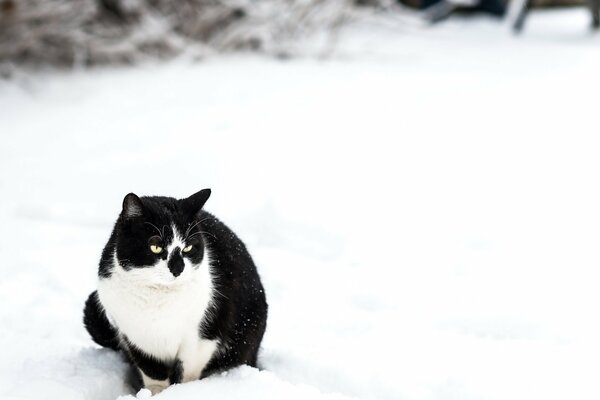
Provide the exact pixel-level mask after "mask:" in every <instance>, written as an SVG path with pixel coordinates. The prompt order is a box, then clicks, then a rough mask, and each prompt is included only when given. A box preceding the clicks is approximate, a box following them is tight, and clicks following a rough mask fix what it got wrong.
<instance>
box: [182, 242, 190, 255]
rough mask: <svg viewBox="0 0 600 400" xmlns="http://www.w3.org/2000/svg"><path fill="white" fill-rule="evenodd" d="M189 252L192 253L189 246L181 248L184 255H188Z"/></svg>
mask: <svg viewBox="0 0 600 400" xmlns="http://www.w3.org/2000/svg"><path fill="white" fill-rule="evenodd" d="M190 251H192V245H191V244H190V245H189V246H186V247H184V248H183V252H184V253H189V252H190Z"/></svg>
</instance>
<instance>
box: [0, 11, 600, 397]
mask: <svg viewBox="0 0 600 400" xmlns="http://www.w3.org/2000/svg"><path fill="white" fill-rule="evenodd" d="M530 17H531V18H530V19H529V24H528V26H527V30H526V32H525V34H524V35H523V36H522V37H520V38H515V37H513V36H510V35H509V33H508V27H506V26H504V25H502V24H498V23H495V22H493V21H490V20H487V19H473V20H461V19H453V20H451V21H449V22H448V23H445V24H443V25H440V26H436V27H434V28H430V29H425V28H423V27H421V26H420V25H419V23H418V22H417V21H416V20H413V19H411V18H402V20H401V21H400V20H397V19H383V20H381V19H377V20H373V21H372V23H368V24H367V23H365V24H361V25H357V26H352V27H348V28H347V29H345V30H344V34H343V36H342V38H343V39H342V40H341V42H340V45H339V47H338V48H337V50H336V53H335V56H334V57H333V58H332V59H330V60H328V61H326V62H323V61H317V60H291V61H277V60H274V59H264V58H257V57H250V56H231V57H219V58H212V59H211V60H210V61H207V62H205V63H199V64H198V63H197V64H192V63H187V62H184V61H178V62H176V63H171V64H168V65H163V66H147V65H146V66H142V67H139V68H135V69H133V68H130V69H114V70H113V69H103V70H95V71H93V72H90V71H88V72H77V73H73V74H69V75H66V74H43V75H42V74H39V75H36V76H33V77H27V76H24V75H22V76H20V78H19V79H18V80H13V81H9V82H2V83H0V137H1V140H2V146H1V147H0V191H1V193H2V196H1V197H0V226H1V227H2V229H1V230H0V250H1V252H0V253H1V254H2V260H1V262H0V271H1V276H2V279H0V345H1V350H0V351H1V356H0V398H1V399H3V400H17V399H19V400H21V399H28V400H37V399H57V400H71V399H78V400H79V399H89V400H114V399H117V398H121V399H133V398H134V397H135V396H136V394H135V393H132V392H131V390H130V389H129V388H128V387H127V385H126V384H125V381H124V376H125V373H126V369H127V368H126V365H125V364H124V362H123V361H122V359H121V358H120V357H119V356H118V355H116V354H115V353H113V352H111V351H109V350H104V349H100V348H98V347H97V346H95V345H94V344H93V343H92V341H91V340H90V339H89V337H88V335H87V333H86V332H85V330H84V328H83V325H82V322H81V317H82V316H81V312H82V306H83V302H84V300H85V298H86V296H87V295H88V293H89V292H90V291H91V290H93V288H94V286H95V274H96V266H97V262H98V259H99V255H100V251H101V249H102V246H103V245H104V243H105V241H106V239H107V236H108V234H109V232H110V229H111V226H112V223H113V222H114V219H115V217H116V215H117V213H118V212H119V210H120V205H121V201H122V198H123V196H124V195H125V194H126V193H129V192H131V191H133V192H135V193H137V194H140V195H145V194H165V195H172V196H176V197H184V196H188V195H190V194H191V193H194V192H195V191H197V190H199V189H201V188H204V187H211V188H212V189H213V195H212V197H211V198H210V200H209V202H208V204H207V209H208V210H209V211H212V212H214V213H215V214H216V215H218V216H219V217H221V218H222V219H223V220H224V221H225V222H226V223H227V224H229V225H230V226H231V227H232V228H233V229H234V230H235V231H236V232H237V233H238V234H239V235H240V237H241V238H243V239H244V240H245V241H246V243H247V245H248V247H249V249H250V251H251V253H252V254H253V256H254V258H255V260H256V263H257V265H258V266H259V269H260V272H261V275H262V277H263V280H264V283H265V287H266V290H267V295H268V300H269V303H270V316H269V324H268V328H267V333H266V336H265V340H264V342H263V349H262V351H261V355H260V365H261V369H260V370H258V369H252V368H248V367H241V368H238V369H236V370H232V371H229V372H228V373H226V374H223V375H219V376H213V377H211V378H209V379H206V380H203V381H198V382H193V383H189V384H183V385H177V386H173V387H170V388H169V389H167V390H166V391H164V392H163V393H161V394H160V395H158V396H156V397H157V399H164V400H185V399H211V400H221V399H233V398H244V399H249V400H251V399H256V400H258V399H261V400H271V399H284V398H285V399H317V400H320V399H323V400H325V399H327V400H329V399H336V400H341V399H363V400H375V399H377V400H454V399H461V400H507V399H510V400H532V399H545V400H555V399H556V400H559V399H578V400H586V399H598V398H600V389H599V387H598V385H597V382H598V376H600V364H599V363H598V360H600V344H599V342H598V338H599V337H600V317H599V313H598V304H600V291H599V290H598V287H599V286H600V273H599V272H598V266H599V265H600V252H599V251H598V244H599V243H600V229H599V227H600V206H599V205H600V189H599V185H598V181H599V178H600V177H599V171H600V157H598V154H599V150H600V143H599V142H598V140H599V139H598V135H597V134H598V117H597V115H598V114H597V109H598V105H597V104H598V103H597V93H596V88H597V87H598V83H599V82H598V81H599V74H598V71H599V70H600V68H599V67H600V52H599V51H598V46H599V45H600V37H597V36H593V35H591V34H589V32H588V31H587V26H588V23H589V20H588V18H589V16H588V14H587V12H586V10H585V9H575V10H571V11H551V12H533V13H532V14H531V16H530ZM147 395H148V394H147V393H144V392H141V393H139V394H138V395H137V398H139V399H143V398H147ZM120 396H123V397H120Z"/></svg>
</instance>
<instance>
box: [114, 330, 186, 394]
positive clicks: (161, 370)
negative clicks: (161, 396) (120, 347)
mask: <svg viewBox="0 0 600 400" xmlns="http://www.w3.org/2000/svg"><path fill="white" fill-rule="evenodd" d="M124 342H125V343H126V346H127V354H128V356H129V359H130V360H131V362H132V364H133V365H134V366H135V367H136V369H137V371H138V372H139V375H140V376H141V378H142V379H141V380H142V384H143V386H144V387H145V388H146V389H148V390H150V392H152V394H153V395H154V394H157V393H160V392H162V391H163V390H165V389H166V388H167V387H168V386H169V385H171V384H172V383H177V382H176V381H173V379H172V378H174V377H173V368H174V365H173V362H168V361H162V360H159V359H157V358H156V357H153V356H151V355H149V354H147V353H146V352H144V351H142V350H140V349H138V348H137V347H136V346H135V345H133V344H131V343H130V342H129V341H128V340H126V339H125V341H124Z"/></svg>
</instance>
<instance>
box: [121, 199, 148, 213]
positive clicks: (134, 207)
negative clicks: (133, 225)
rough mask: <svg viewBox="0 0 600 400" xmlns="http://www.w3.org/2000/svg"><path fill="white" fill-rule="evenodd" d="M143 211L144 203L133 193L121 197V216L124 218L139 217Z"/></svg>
mask: <svg viewBox="0 0 600 400" xmlns="http://www.w3.org/2000/svg"><path fill="white" fill-rule="evenodd" d="M143 212H144V204H142V200H140V198H139V197H137V195H136V194H135V193H129V194H128V195H127V196H125V198H124V199H123V211H121V216H122V217H124V218H134V217H141V216H142V214H143Z"/></svg>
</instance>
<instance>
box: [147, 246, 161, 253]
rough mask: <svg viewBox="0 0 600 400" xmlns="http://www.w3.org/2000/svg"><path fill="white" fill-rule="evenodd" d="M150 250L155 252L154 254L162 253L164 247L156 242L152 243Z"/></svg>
mask: <svg viewBox="0 0 600 400" xmlns="http://www.w3.org/2000/svg"><path fill="white" fill-rule="evenodd" d="M150 251H151V252H153V253H154V254H160V253H162V247H160V246H157V245H155V244H151V245H150Z"/></svg>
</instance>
